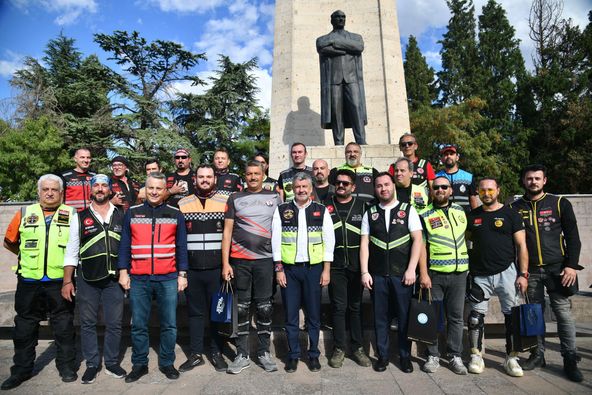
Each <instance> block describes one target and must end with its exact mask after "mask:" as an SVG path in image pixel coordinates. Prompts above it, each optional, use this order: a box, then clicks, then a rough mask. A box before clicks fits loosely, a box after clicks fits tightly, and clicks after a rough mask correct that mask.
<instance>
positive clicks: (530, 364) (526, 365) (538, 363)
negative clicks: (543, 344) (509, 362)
mask: <svg viewBox="0 0 592 395" xmlns="http://www.w3.org/2000/svg"><path fill="white" fill-rule="evenodd" d="M520 365H521V366H522V370H533V369H534V368H544V367H545V366H547V362H546V361H545V354H540V353H536V352H534V353H531V354H530V356H529V357H528V359H527V360H526V361H524V362H522V363H521V364H520Z"/></svg>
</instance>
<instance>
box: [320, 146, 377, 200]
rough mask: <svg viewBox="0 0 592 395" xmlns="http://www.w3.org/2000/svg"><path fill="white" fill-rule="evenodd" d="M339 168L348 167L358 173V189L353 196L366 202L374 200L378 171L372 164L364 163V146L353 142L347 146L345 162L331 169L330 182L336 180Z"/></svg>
mask: <svg viewBox="0 0 592 395" xmlns="http://www.w3.org/2000/svg"><path fill="white" fill-rule="evenodd" d="M339 169H347V170H351V171H353V172H354V174H355V175H356V191H355V192H354V194H353V196H355V197H356V198H357V199H360V200H363V201H364V202H374V201H375V200H376V198H375V196H374V180H375V178H376V175H377V174H378V171H377V170H376V169H375V168H373V167H370V166H364V165H363V164H362V146H361V145H360V144H358V143H354V142H351V143H349V144H347V145H346V146H345V163H344V164H343V165H341V166H339V167H335V168H333V169H331V173H330V174H329V182H330V183H334V182H335V174H336V172H337V170H339Z"/></svg>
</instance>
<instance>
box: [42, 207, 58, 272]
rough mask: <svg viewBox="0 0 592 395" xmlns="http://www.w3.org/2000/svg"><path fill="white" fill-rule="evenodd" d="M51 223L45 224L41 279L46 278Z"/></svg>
mask: <svg viewBox="0 0 592 395" xmlns="http://www.w3.org/2000/svg"><path fill="white" fill-rule="evenodd" d="M54 215H55V214H54ZM43 221H45V218H43ZM51 221H53V216H52V218H51ZM51 221H50V222H49V225H47V222H46V223H45V254H44V255H43V277H47V250H48V248H49V229H50V227H51ZM43 277H42V278H43Z"/></svg>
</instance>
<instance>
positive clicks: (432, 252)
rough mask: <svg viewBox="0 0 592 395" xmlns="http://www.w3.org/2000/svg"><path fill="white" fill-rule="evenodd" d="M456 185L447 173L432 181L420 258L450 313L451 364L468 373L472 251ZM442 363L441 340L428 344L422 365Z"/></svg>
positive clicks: (424, 275)
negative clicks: (465, 351)
mask: <svg viewBox="0 0 592 395" xmlns="http://www.w3.org/2000/svg"><path fill="white" fill-rule="evenodd" d="M451 194H452V186H451V185H450V181H448V179H447V178H446V177H436V179H435V180H434V182H433V184H432V203H431V204H430V205H429V206H427V207H426V209H425V210H424V211H422V212H420V214H419V215H420V217H421V219H422V225H423V234H424V244H425V245H426V248H427V250H426V253H423V251H422V254H421V256H420V259H419V281H420V285H421V287H422V288H427V289H431V293H432V298H433V299H434V300H435V301H441V302H442V306H443V308H444V311H445V313H446V322H447V332H446V352H447V354H448V356H449V357H450V362H449V367H450V370H452V371H453V372H454V373H456V374H461V375H464V374H467V368H466V367H465V365H464V364H463V361H462V359H461V354H462V337H463V327H464V321H463V313H464V308H465V292H466V283H467V272H468V270H469V255H468V252H467V244H466V243H465V229H466V228H467V217H466V215H465V211H464V210H463V208H462V207H460V206H459V205H458V204H456V203H453V202H451V201H450V200H449V199H450V195H451ZM439 367H440V353H439V351H438V342H437V340H436V343H435V344H432V345H429V346H428V360H427V361H426V363H425V364H424V365H423V366H422V368H421V369H422V370H423V371H424V372H426V373H435V372H436V370H438V368H439Z"/></svg>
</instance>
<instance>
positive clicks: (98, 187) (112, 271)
mask: <svg viewBox="0 0 592 395" xmlns="http://www.w3.org/2000/svg"><path fill="white" fill-rule="evenodd" d="M110 196H111V182H110V180H109V177H107V176H106V175H104V174H97V175H95V176H94V177H93V178H92V179H91V204H90V205H89V206H88V207H87V208H86V209H84V210H82V211H81V212H80V213H78V221H74V223H72V225H71V229H70V232H71V237H70V239H69V241H68V244H67V247H66V257H65V259H64V286H63V287H62V297H63V298H64V299H66V300H69V301H71V300H72V299H73V297H74V295H75V294H76V304H77V305H78V310H79V314H80V335H81V336H80V344H81V348H82V356H83V357H84V359H85V360H86V371H85V372H84V375H83V376H82V384H91V383H93V382H94V381H95V378H96V376H97V374H98V371H99V367H100V365H101V358H100V355H99V347H98V344H97V329H96V327H97V320H98V313H99V306H100V305H101V304H102V305H103V317H104V318H103V319H104V323H105V342H104V345H103V357H104V359H105V373H107V374H108V375H110V376H113V377H116V378H123V377H125V375H126V371H125V370H123V369H122V368H121V366H119V344H120V341H121V321H122V317H123V296H124V293H123V289H122V288H121V286H120V285H119V283H118V282H117V275H116V267H117V254H118V251H119V239H120V235H121V230H122V223H123V209H119V208H117V207H115V206H114V205H113V204H112V203H111V202H110V201H109V197H110ZM77 268H78V276H77V282H76V289H75V288H74V283H73V282H72V277H73V274H74V270H75V269H77ZM75 291H76V292H75Z"/></svg>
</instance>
